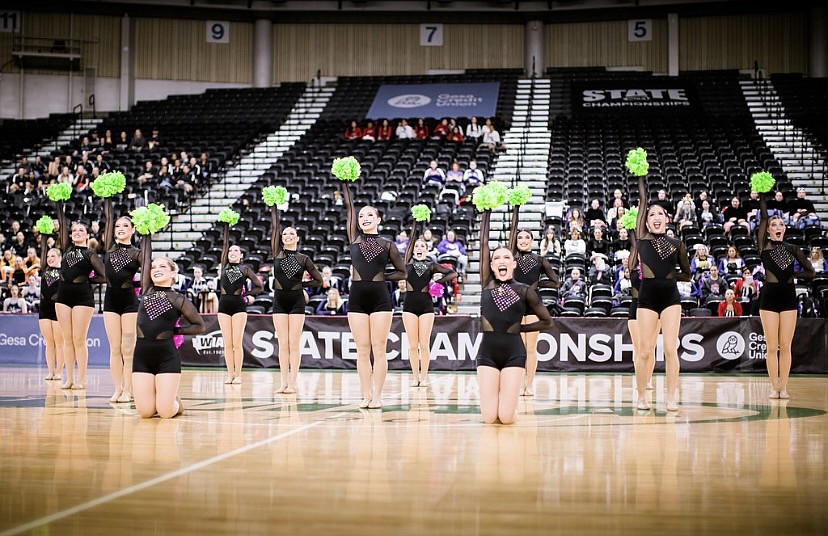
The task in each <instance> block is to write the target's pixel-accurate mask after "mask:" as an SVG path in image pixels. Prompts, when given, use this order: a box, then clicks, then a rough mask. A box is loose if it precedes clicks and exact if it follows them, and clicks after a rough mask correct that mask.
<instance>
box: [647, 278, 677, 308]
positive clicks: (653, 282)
mask: <svg viewBox="0 0 828 536" xmlns="http://www.w3.org/2000/svg"><path fill="white" fill-rule="evenodd" d="M673 305H681V298H680V297H679V291H678V287H677V286H676V280H675V279H648V278H644V279H642V280H641V289H640V290H639V291H638V309H649V310H651V311H655V312H656V313H658V314H661V313H662V312H663V311H664V310H665V309H667V308H668V307H671V306H673Z"/></svg>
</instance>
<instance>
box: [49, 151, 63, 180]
mask: <svg viewBox="0 0 828 536" xmlns="http://www.w3.org/2000/svg"><path fill="white" fill-rule="evenodd" d="M60 167H61V165H60V157H59V156H56V157H54V159H52V161H51V162H49V165H48V166H47V167H46V178H47V179H48V180H49V181H51V180H56V179H57V178H58V175H60Z"/></svg>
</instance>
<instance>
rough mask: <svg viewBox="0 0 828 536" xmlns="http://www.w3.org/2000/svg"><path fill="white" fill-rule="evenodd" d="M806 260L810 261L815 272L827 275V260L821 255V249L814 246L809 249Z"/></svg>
mask: <svg viewBox="0 0 828 536" xmlns="http://www.w3.org/2000/svg"><path fill="white" fill-rule="evenodd" d="M808 260H810V261H811V265H812V266H813V267H814V271H815V272H817V273H828V260H825V256H824V255H823V254H822V249H820V248H819V247H817V246H814V247H812V248H811V253H810V255H808ZM797 270H799V271H803V270H802V268H801V267H799V268H797Z"/></svg>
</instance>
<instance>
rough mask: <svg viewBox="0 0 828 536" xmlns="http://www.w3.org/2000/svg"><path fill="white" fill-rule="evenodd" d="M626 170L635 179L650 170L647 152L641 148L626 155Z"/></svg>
mask: <svg viewBox="0 0 828 536" xmlns="http://www.w3.org/2000/svg"><path fill="white" fill-rule="evenodd" d="M626 166H627V169H628V170H629V171H630V173H632V174H633V175H635V176H636V177H643V176H644V175H646V174H647V172H648V171H649V170H650V164H648V163H647V151H645V150H644V149H642V148H641V147H639V148H637V149H633V150H631V151H630V152H628V153H627V163H626Z"/></svg>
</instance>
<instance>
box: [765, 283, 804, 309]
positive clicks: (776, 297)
mask: <svg viewBox="0 0 828 536" xmlns="http://www.w3.org/2000/svg"><path fill="white" fill-rule="evenodd" d="M798 309H799V302H798V300H797V299H796V288H795V287H794V285H793V283H765V285H764V286H763V287H762V289H761V291H760V292H759V310H760V311H771V312H774V313H781V312H783V311H796V310H798Z"/></svg>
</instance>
